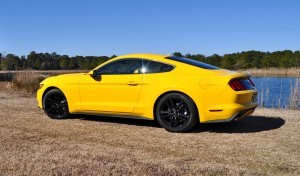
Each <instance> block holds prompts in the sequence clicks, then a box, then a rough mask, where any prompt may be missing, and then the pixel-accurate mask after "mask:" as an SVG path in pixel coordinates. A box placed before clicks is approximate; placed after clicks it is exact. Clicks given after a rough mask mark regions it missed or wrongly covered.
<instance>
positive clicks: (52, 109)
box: [48, 105, 55, 113]
mask: <svg viewBox="0 0 300 176" xmlns="http://www.w3.org/2000/svg"><path fill="white" fill-rule="evenodd" d="M53 111H55V106H53V105H51V108H49V109H48V112H50V113H52V112H53Z"/></svg>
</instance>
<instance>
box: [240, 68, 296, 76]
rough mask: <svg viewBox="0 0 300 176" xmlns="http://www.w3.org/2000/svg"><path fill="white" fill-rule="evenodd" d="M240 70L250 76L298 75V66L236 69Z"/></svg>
mask: <svg viewBox="0 0 300 176" xmlns="http://www.w3.org/2000/svg"><path fill="white" fill-rule="evenodd" d="M237 71H242V72H248V73H250V74H251V75H252V76H288V77H300V68H296V67H292V68H275V67H273V68H252V69H246V70H237Z"/></svg>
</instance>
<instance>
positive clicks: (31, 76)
mask: <svg viewBox="0 0 300 176" xmlns="http://www.w3.org/2000/svg"><path fill="white" fill-rule="evenodd" d="M45 78H46V77H45V76H43V75H40V74H37V73H34V72H30V71H27V72H22V73H16V74H15V75H14V77H13V80H12V87H13V88H14V89H17V90H19V91H24V92H27V93H34V92H36V91H37V90H38V89H39V83H40V82H41V81H43V80H44V79H45Z"/></svg>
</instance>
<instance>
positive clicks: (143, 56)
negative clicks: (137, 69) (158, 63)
mask: <svg viewBox="0 0 300 176" xmlns="http://www.w3.org/2000/svg"><path fill="white" fill-rule="evenodd" d="M166 57H168V55H163V54H149V53H145V54H143V53H134V54H126V55H121V56H118V57H116V58H115V59H122V58H128V59H130V58H141V59H154V60H164V59H165V58H166Z"/></svg>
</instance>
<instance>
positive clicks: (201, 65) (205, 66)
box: [166, 56, 220, 70]
mask: <svg viewBox="0 0 300 176" xmlns="http://www.w3.org/2000/svg"><path fill="white" fill-rule="evenodd" d="M166 58H167V59H170V60H173V61H177V62H181V63H185V64H188V65H193V66H196V67H199V68H203V69H208V70H218V69H220V68H219V67H216V66H213V65H210V64H207V63H203V62H200V61H196V60H192V59H188V58H185V57H177V56H170V57H166Z"/></svg>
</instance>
